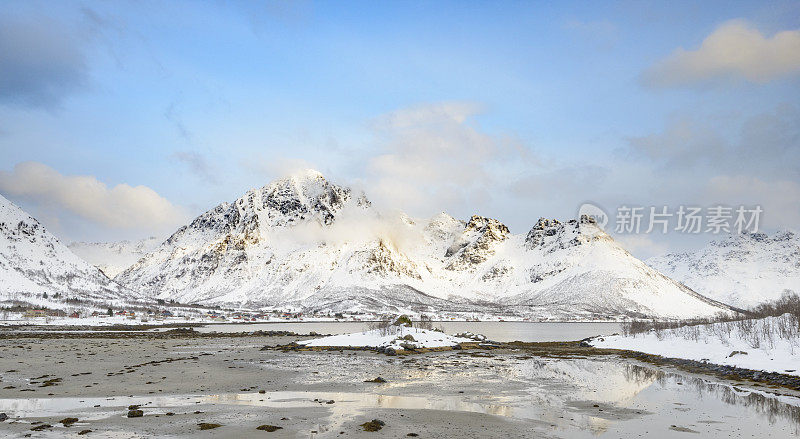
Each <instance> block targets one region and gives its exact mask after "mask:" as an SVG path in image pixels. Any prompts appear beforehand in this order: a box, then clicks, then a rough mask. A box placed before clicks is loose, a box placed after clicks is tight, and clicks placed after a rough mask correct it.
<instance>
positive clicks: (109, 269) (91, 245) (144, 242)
mask: <svg viewBox="0 0 800 439" xmlns="http://www.w3.org/2000/svg"><path fill="white" fill-rule="evenodd" d="M163 241H164V240H163V239H159V238H156V237H154V236H151V237H149V238H145V239H141V240H139V241H118V242H73V243H71V244H69V245H67V247H68V248H69V249H70V250H72V252H73V253H75V254H76V255H78V256H80V257H81V258H82V259H83V260H84V261H86V262H88V263H90V264H92V265H94V266H95V267H97V268H99V269H100V271H102V272H103V273H105V275H106V276H108V277H110V278H113V277H114V276H116V275H118V274H119V273H121V272H122V271H123V270H125V269H126V268H128V267H130V266H131V265H133V264H134V263H135V262H136V261H138V260H139V259H140V258H141V257H142V256H144V255H145V254H147V253H149V252H151V251H153V250H155V249H156V247H158V246H159V244H161V243H162V242H163Z"/></svg>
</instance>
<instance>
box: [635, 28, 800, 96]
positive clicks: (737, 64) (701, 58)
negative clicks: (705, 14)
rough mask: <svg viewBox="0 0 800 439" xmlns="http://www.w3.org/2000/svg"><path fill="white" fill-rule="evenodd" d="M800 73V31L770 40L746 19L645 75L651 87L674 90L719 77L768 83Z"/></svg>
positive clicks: (672, 56) (778, 34)
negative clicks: (673, 88) (676, 87)
mask: <svg viewBox="0 0 800 439" xmlns="http://www.w3.org/2000/svg"><path fill="white" fill-rule="evenodd" d="M798 73H800V30H790V31H783V32H778V33H776V34H775V35H773V36H772V37H766V36H764V35H763V34H762V33H761V32H759V31H758V30H757V29H755V28H754V27H753V26H752V25H750V24H749V23H747V22H746V21H744V20H732V21H728V22H726V23H723V24H722V25H720V26H719V27H718V28H717V29H716V30H715V31H714V32H713V33H711V35H709V36H708V37H707V38H706V39H705V40H703V43H702V44H701V45H700V47H699V48H698V49H697V50H685V49H683V48H679V49H677V50H676V51H675V52H673V53H672V54H671V55H670V56H668V57H667V58H666V59H664V60H662V61H660V62H658V63H657V64H655V65H654V66H653V67H651V68H650V69H649V70H648V71H646V72H645V73H644V75H643V78H642V79H643V80H644V82H645V83H646V84H647V85H650V86H654V87H672V86H683V85H691V84H696V83H702V82H705V81H708V80H712V79H719V78H731V77H732V78H741V79H745V80H747V81H750V82H756V83H765V82H769V81H771V80H773V79H776V78H780V77H784V76H788V75H792V74H798Z"/></svg>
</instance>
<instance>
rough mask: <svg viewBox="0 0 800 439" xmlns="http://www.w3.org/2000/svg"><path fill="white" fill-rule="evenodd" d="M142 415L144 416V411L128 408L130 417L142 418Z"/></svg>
mask: <svg viewBox="0 0 800 439" xmlns="http://www.w3.org/2000/svg"><path fill="white" fill-rule="evenodd" d="M142 416H144V412H143V411H141V410H128V417H129V418H141V417H142Z"/></svg>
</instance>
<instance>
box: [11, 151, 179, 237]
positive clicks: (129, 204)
mask: <svg viewBox="0 0 800 439" xmlns="http://www.w3.org/2000/svg"><path fill="white" fill-rule="evenodd" d="M0 192H2V193H3V194H5V195H8V196H9V197H12V198H16V199H22V200H28V201H32V202H35V203H40V204H42V205H45V206H47V207H48V208H50V209H51V210H52V209H56V210H57V211H60V212H61V214H66V213H71V214H74V215H77V216H79V217H81V218H84V219H86V220H89V221H90V222H92V223H95V224H97V225H100V226H104V227H108V228H113V229H136V230H146V231H149V232H153V233H163V232H165V231H171V230H172V229H174V228H175V227H176V226H178V225H180V224H181V223H183V222H185V221H186V220H187V219H188V215H187V213H186V212H185V211H184V210H183V209H182V208H180V207H178V206H175V205H173V204H172V203H170V202H169V201H168V200H167V199H165V198H163V197H162V196H160V195H159V194H157V193H156V192H155V191H154V190H152V189H150V188H149V187H147V186H130V185H127V184H118V185H116V186H113V187H110V188H109V187H108V186H107V185H106V184H105V183H102V182H100V181H98V180H97V179H96V178H95V177H92V176H83V175H80V176H67V175H62V174H60V173H59V172H58V171H56V170H55V169H53V168H51V167H49V166H47V165H45V164H42V163H38V162H23V163H20V164H18V165H16V166H15V167H14V169H13V170H12V171H10V172H9V171H0ZM57 217H58V214H57Z"/></svg>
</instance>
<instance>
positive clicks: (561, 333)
mask: <svg viewBox="0 0 800 439" xmlns="http://www.w3.org/2000/svg"><path fill="white" fill-rule="evenodd" d="M433 326H434V327H436V328H442V329H444V332H446V333H448V334H457V333H461V332H465V331H469V332H473V333H477V334H483V335H485V336H486V337H487V338H488V339H489V340H494V341H501V342H507V341H527V342H536V341H574V340H581V339H584V338H586V337H592V336H595V335H610V334H613V333H615V332H620V324H619V323H534V322H434V324H433ZM368 328H369V323H367V322H295V323H290V322H285V323H284V322H276V323H256V324H236V323H231V324H220V325H208V326H204V327H201V328H197V330H198V331H200V332H212V331H216V332H251V331H259V330H261V331H292V332H296V333H298V334H307V333H309V332H312V331H313V332H316V333H319V334H346V333H350V332H360V331H364V330H366V329H368Z"/></svg>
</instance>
